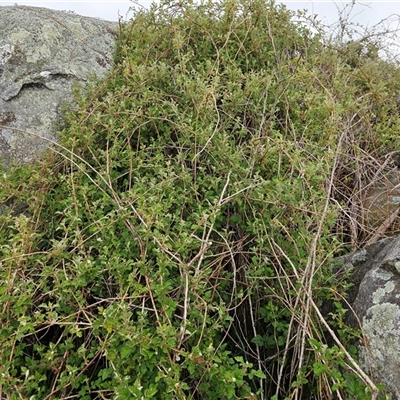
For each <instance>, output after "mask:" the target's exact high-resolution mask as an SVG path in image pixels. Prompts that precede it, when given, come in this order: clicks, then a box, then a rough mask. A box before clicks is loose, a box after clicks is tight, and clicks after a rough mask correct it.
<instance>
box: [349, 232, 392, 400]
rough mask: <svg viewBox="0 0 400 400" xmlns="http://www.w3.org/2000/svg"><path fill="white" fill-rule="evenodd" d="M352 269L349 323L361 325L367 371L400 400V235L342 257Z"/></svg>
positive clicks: (364, 364)
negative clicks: (351, 311) (351, 306)
mask: <svg viewBox="0 0 400 400" xmlns="http://www.w3.org/2000/svg"><path fill="white" fill-rule="evenodd" d="M341 261H342V262H343V264H342V265H343V266H344V267H345V268H351V269H352V271H353V282H354V284H355V285H354V289H353V291H352V292H351V293H350V299H349V302H350V304H352V305H353V313H352V314H351V315H350V316H349V321H348V322H350V324H352V325H354V326H361V329H362V332H363V335H364V338H365V339H366V340H364V341H363V342H361V343H360V344H359V357H360V362H361V364H362V367H363V368H364V370H365V371H366V372H368V373H370V374H371V375H372V376H373V377H374V378H375V379H376V380H377V381H379V382H381V383H383V384H384V385H385V386H386V387H387V389H388V392H390V393H391V395H392V397H391V398H392V399H398V400H400V236H398V237H394V238H389V239H384V240H381V241H379V242H377V243H374V244H373V245H371V246H367V247H366V248H365V249H363V250H361V252H357V253H355V254H352V255H349V256H346V257H345V258H343V259H342V260H341Z"/></svg>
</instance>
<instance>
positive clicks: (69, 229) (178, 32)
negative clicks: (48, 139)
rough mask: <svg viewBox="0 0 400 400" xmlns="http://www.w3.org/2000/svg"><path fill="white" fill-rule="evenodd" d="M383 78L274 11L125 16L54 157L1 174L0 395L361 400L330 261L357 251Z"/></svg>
mask: <svg viewBox="0 0 400 400" xmlns="http://www.w3.org/2000/svg"><path fill="white" fill-rule="evenodd" d="M398 75H399V73H398V70H397V68H396V66H395V65H393V64H390V63H388V62H385V61H382V60H380V59H379V57H378V56H377V55H376V54H367V55H365V54H364V53H363V52H361V51H359V49H358V47H357V46H356V45H355V44H352V43H348V44H347V45H344V44H334V43H333V44H332V43H330V44H329V46H328V45H327V43H326V42H325V40H324V38H323V37H321V36H320V35H317V34H315V33H312V32H311V31H310V30H309V29H308V28H307V26H306V25H304V24H299V25H296V24H295V23H294V22H292V14H291V13H290V12H289V11H287V10H286V9H285V8H284V7H283V6H278V5H275V4H274V3H269V2H265V1H261V0H252V1H244V0H221V1H219V2H214V1H212V2H211V1H206V2H204V3H202V4H201V5H195V4H193V3H191V2H190V1H180V2H176V3H175V2H170V1H166V2H162V3H161V4H160V5H158V6H155V5H153V6H152V7H151V8H150V9H149V10H139V11H136V12H135V15H134V17H133V19H132V21H130V22H129V23H126V24H123V25H121V31H120V35H119V39H118V44H117V51H116V56H115V66H114V68H113V70H112V71H111V72H110V74H109V75H108V77H107V78H106V79H104V80H103V81H101V82H94V83H92V85H90V86H89V87H88V88H87V89H86V90H85V91H82V92H81V93H78V94H77V102H78V103H79V106H80V107H79V110H78V111H76V112H73V113H70V114H69V115H68V116H67V120H66V124H67V127H66V128H65V129H64V130H63V131H62V132H61V133H60V142H59V144H55V145H54V146H53V147H52V150H51V151H49V153H48V154H46V155H45V156H43V158H42V159H41V161H40V163H38V164H36V165H29V166H23V167H16V168H13V169H10V170H7V171H4V174H3V177H2V178H1V189H0V196H1V199H0V204H4V205H8V206H9V207H8V208H7V207H5V206H3V214H2V215H1V216H0V226H1V235H0V246H1V247H0V248H1V250H0V255H1V263H0V267H1V269H0V273H1V279H2V282H3V284H2V286H1V294H0V299H1V304H2V312H1V314H0V318H1V330H0V346H1V350H0V357H1V363H0V365H1V366H0V371H1V373H0V388H1V396H2V398H9V399H20V398H21V399H22V398H24V399H25V398H26V399H56V398H57V399H72V398H77V399H111V398H112V399H135V398H142V399H151V398H154V399H163V400H166V399H209V400H212V399H284V398H288V399H289V398H290V399H334V398H335V399H336V398H338V399H368V398H371V397H376V395H377V393H378V390H377V387H376V386H375V384H374V383H373V382H372V381H371V380H370V378H369V377H368V376H367V375H366V374H365V373H363V371H362V370H361V369H360V368H359V367H358V364H357V361H356V352H355V347H354V339H357V338H358V336H359V332H358V331H356V330H354V329H353V328H350V327H348V326H346V324H345V316H346V313H347V309H348V308H349V306H348V305H347V304H346V301H345V297H346V290H347V289H348V287H349V285H350V283H349V282H347V280H346V279H345V277H343V276H340V275H338V274H336V273H335V269H334V265H333V263H332V259H333V257H334V256H337V255H340V254H342V253H344V252H345V251H348V250H349V249H350V248H351V247H353V248H357V247H359V246H361V245H363V243H365V242H366V241H368V240H370V239H371V237H370V233H369V228H368V225H367V224H364V223H363V220H362V218H361V214H360V213H359V212H357V208H356V207H355V204H360V202H361V201H362V200H360V202H359V203H357V201H358V200H357V199H361V197H360V196H361V194H360V193H361V192H360V191H359V190H358V188H359V187H360V186H361V185H362V183H363V182H364V181H365V180H366V179H367V178H368V177H369V176H370V175H371V173H372V172H371V171H372V169H373V165H374V163H377V165H383V161H382V160H386V159H385V158H384V157H385V156H387V154H388V153H390V151H394V150H395V149H396V146H398V142H397V141H398V138H397V136H398V135H397V132H398V127H399V118H398V116H397V114H398V110H397V107H398V106H397V101H396V100H395V99H396V94H397V93H398V81H399V77H398ZM385 165H387V166H389V165H391V164H390V163H389V161H388V162H387V164H385ZM357 196H358V197H357ZM12 204H14V205H18V204H26V205H27V209H26V210H25V211H24V212H23V213H15V212H14V211H13V207H12V206H11V205H12ZM4 210H5V211H4ZM381 232H382V233H383V234H384V233H385V232H386V229H385V231H384V232H383V231H382V230H381ZM326 304H331V305H332V306H331V308H330V310H329V312H322V311H321V310H322V309H326V308H324V307H323V306H324V305H326ZM1 396H0V397H1Z"/></svg>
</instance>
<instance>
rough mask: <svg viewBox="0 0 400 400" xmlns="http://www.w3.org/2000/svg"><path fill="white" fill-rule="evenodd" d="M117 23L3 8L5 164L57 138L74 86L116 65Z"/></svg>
mask: <svg viewBox="0 0 400 400" xmlns="http://www.w3.org/2000/svg"><path fill="white" fill-rule="evenodd" d="M117 28H118V23H116V22H109V21H103V20H100V19H96V18H89V17H82V16H80V15H76V14H74V13H69V12H64V11H55V10H50V9H47V8H37V7H26V6H12V7H0V164H2V165H9V164H10V163H11V161H13V160H16V161H17V162H19V163H26V162H29V161H31V160H33V159H35V157H37V155H38V154H40V153H41V152H42V151H43V150H44V149H46V148H47V147H48V146H49V145H50V144H51V142H52V141H54V140H55V135H56V132H57V129H58V126H59V125H58V124H59V121H60V120H61V119H60V117H62V114H63V111H64V110H65V108H66V107H67V105H68V104H73V96H72V90H73V86H74V84H76V83H83V82H85V81H87V80H88V79H89V78H90V77H91V76H94V75H96V76H97V77H103V76H104V74H105V72H106V71H107V70H108V69H109V68H110V67H111V66H112V61H113V53H114V47H115V39H116V35H117V32H116V30H117Z"/></svg>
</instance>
